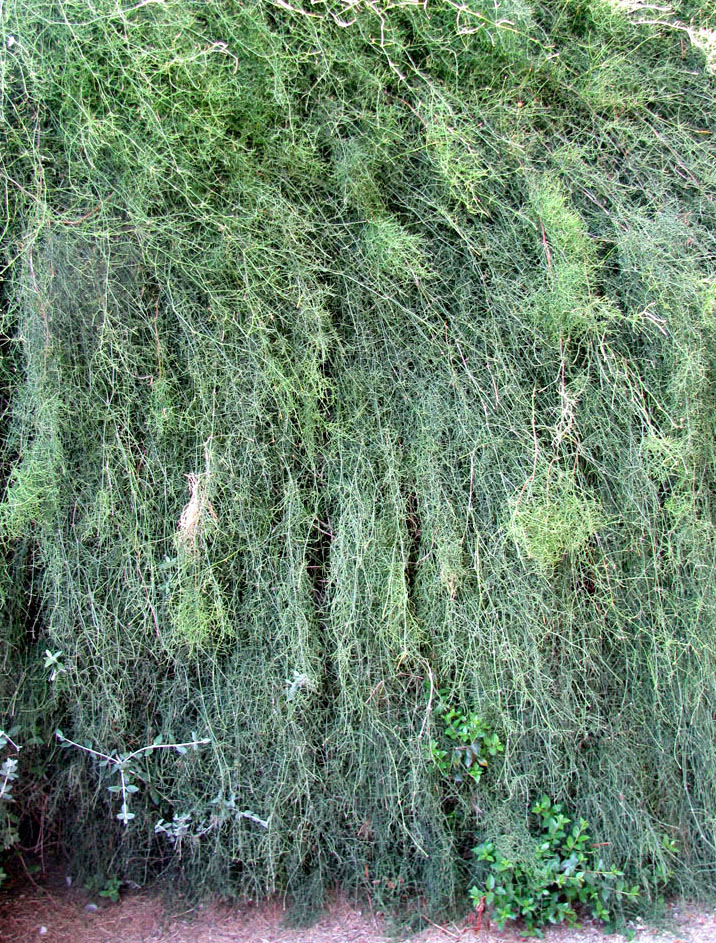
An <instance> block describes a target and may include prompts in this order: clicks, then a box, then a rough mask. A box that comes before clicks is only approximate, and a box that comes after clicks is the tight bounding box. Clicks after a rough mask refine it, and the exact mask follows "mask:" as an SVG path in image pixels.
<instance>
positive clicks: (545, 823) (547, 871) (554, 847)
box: [470, 796, 639, 936]
mask: <svg viewBox="0 0 716 943" xmlns="http://www.w3.org/2000/svg"><path fill="white" fill-rule="evenodd" d="M532 813H533V815H535V816H536V817H537V825H536V827H535V829H534V831H533V838H534V845H533V848H532V854H531V856H530V858H529V860H527V859H525V860H523V861H512V860H510V859H508V858H506V857H505V856H503V855H502V854H500V852H499V850H498V848H497V846H496V845H495V843H493V842H492V841H485V842H483V843H482V844H480V845H478V846H477V847H476V848H475V849H474V854H475V856H476V858H477V860H478V862H480V863H481V864H482V865H483V866H484V867H485V868H486V870H487V877H486V879H485V883H484V885H483V886H482V887H477V886H474V887H472V888H471V889H470V898H471V900H472V902H473V904H474V905H477V904H478V903H480V902H481V901H482V900H483V898H484V902H485V904H486V905H487V906H488V907H489V908H490V910H491V911H492V913H493V915H494V919H495V922H496V924H497V926H498V927H499V929H500V930H502V929H503V928H504V926H505V924H506V923H507V922H508V921H512V920H522V921H523V922H524V928H525V935H529V936H542V932H541V928H542V927H545V926H547V925H548V924H555V923H563V922H567V923H568V924H570V925H574V924H575V923H576V922H577V919H578V917H579V914H580V912H582V911H583V912H586V913H589V914H590V915H591V916H593V917H595V918H596V919H597V920H601V921H604V922H608V921H609V920H610V919H611V918H612V911H611V910H610V901H612V900H613V899H614V898H615V896H617V895H620V896H622V897H626V898H630V899H634V898H636V897H637V896H638V894H639V889H638V887H634V886H633V887H628V886H627V885H626V883H625V881H624V874H623V872H622V871H620V870H618V869H617V868H616V867H614V866H612V867H611V868H607V867H606V866H605V864H604V861H603V860H602V858H601V857H600V855H599V853H598V851H597V848H596V847H595V845H594V840H593V838H592V836H591V834H590V830H589V824H588V823H587V822H586V821H585V820H584V819H580V820H579V821H578V822H574V821H573V820H572V819H571V818H570V817H569V816H567V815H566V814H565V813H564V807H563V806H562V805H561V804H554V803H552V801H551V800H550V799H548V798H547V796H542V798H541V799H540V801H539V802H538V803H536V804H535V806H534V807H533V809H532Z"/></svg>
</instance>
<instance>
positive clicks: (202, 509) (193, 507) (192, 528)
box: [177, 446, 219, 551]
mask: <svg viewBox="0 0 716 943" xmlns="http://www.w3.org/2000/svg"><path fill="white" fill-rule="evenodd" d="M204 457H205V461H206V468H205V471H203V472H198V473H197V472H190V473H189V474H188V475H187V476H186V478H187V481H188V483H189V501H188V503H187V504H186V505H185V507H184V510H183V511H182V512H181V515H180V517H179V532H178V534H177V539H178V541H179V544H180V546H182V547H183V548H184V549H185V550H189V551H194V550H196V543H197V539H198V538H199V537H200V536H201V534H202V533H203V532H204V528H205V527H206V518H207V515H208V517H209V518H210V519H211V520H212V521H214V522H215V523H218V520H219V519H218V517H217V515H216V511H215V510H214V508H213V505H212V503H211V501H210V500H209V494H208V492H209V482H210V480H211V469H210V462H209V452H208V446H205V447H204Z"/></svg>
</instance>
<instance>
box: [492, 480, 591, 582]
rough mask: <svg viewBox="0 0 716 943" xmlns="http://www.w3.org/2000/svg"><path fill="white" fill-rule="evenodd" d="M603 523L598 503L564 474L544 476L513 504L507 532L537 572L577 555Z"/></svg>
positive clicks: (529, 486)
mask: <svg viewBox="0 0 716 943" xmlns="http://www.w3.org/2000/svg"><path fill="white" fill-rule="evenodd" d="M604 523H605V517H604V513H603V511H602V509H601V507H600V505H599V502H598V501H597V500H595V499H594V498H593V497H592V496H590V495H589V494H588V493H585V492H584V490H583V489H580V488H579V487H578V486H577V485H576V483H575V481H574V479H573V478H571V477H569V476H568V475H567V474H563V473H560V474H550V473H549V472H545V473H544V474H543V475H541V476H540V477H538V478H536V479H535V480H534V481H531V482H529V483H528V485H527V486H526V487H525V488H524V489H522V490H521V491H520V492H519V494H518V495H517V496H516V497H515V498H513V500H512V516H511V518H510V532H511V534H512V536H513V538H514V539H515V541H516V542H517V544H518V546H519V547H520V548H521V550H522V551H523V552H524V553H526V554H527V556H528V557H529V558H530V559H531V560H534V561H535V563H536V564H537V565H538V566H539V567H540V568H544V569H549V568H551V567H553V566H555V565H556V564H557V563H559V562H560V560H562V559H564V558H565V557H566V556H568V555H569V554H576V553H578V552H579V551H580V550H582V549H583V548H584V547H585V546H586V545H587V543H588V542H589V540H590V539H591V538H592V537H593V536H594V535H595V534H597V533H598V532H599V530H600V529H601V528H602V527H603V526H604Z"/></svg>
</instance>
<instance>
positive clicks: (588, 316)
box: [530, 177, 619, 340]
mask: <svg viewBox="0 0 716 943" xmlns="http://www.w3.org/2000/svg"><path fill="white" fill-rule="evenodd" d="M530 203H531V207H532V210H533V212H534V214H535V218H536V220H537V222H538V227H539V231H540V233H541V241H542V254H543V271H544V273H545V288H544V290H543V291H542V292H540V293H539V294H538V295H537V298H536V310H535V318H536V324H537V327H538V329H539V330H540V331H543V332H544V333H545V334H546V335H547V336H548V337H551V338H553V339H554V340H558V339H560V338H561V339H564V338H566V337H578V336H579V335H580V334H582V333H584V332H585V331H590V330H592V331H599V332H603V331H604V330H606V329H608V327H609V325H610V322H612V321H613V320H615V319H616V318H618V316H619V312H618V310H616V308H615V306H614V305H613V304H611V303H609V302H608V301H607V300H606V299H605V298H601V297H596V296H595V294H594V289H593V285H594V280H595V274H596V271H597V254H596V249H595V246H594V243H593V241H592V239H591V238H590V236H589V233H588V232H587V229H586V226H585V223H584V220H583V219H582V217H581V216H580V215H579V214H578V213H576V212H575V211H574V210H573V209H572V208H571V207H570V206H569V202H568V198H567V196H566V194H565V192H564V189H563V187H562V186H561V185H560V184H559V182H558V181H556V180H554V179H550V178H549V177H543V178H541V179H540V180H539V181H538V182H537V183H536V184H535V185H534V187H533V189H532V192H531V195H530Z"/></svg>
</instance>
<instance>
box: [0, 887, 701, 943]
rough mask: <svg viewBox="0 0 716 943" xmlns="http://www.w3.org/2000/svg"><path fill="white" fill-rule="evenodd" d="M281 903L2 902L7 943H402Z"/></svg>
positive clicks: (591, 941) (419, 940)
mask: <svg viewBox="0 0 716 943" xmlns="http://www.w3.org/2000/svg"><path fill="white" fill-rule="evenodd" d="M285 917H286V912H285V911H284V910H283V908H282V907H281V906H280V904H278V903H273V904H266V905H262V906H260V907H242V908H237V907H228V906H226V905H222V904H210V905H205V906H202V907H199V908H196V909H191V910H187V911H185V912H184V913H182V912H178V913H177V912H171V913H169V912H167V911H166V909H165V907H164V905H163V903H162V900H161V898H159V897H158V896H157V895H152V894H148V893H144V892H141V893H135V894H129V895H127V896H124V897H123V898H122V900H120V901H119V903H117V904H113V903H111V902H107V901H105V900H102V899H99V900H92V899H90V898H89V897H88V895H87V893H86V892H85V891H82V890H75V889H66V888H53V889H52V890H48V889H46V888H41V887H38V886H34V887H33V886H29V887H27V886H26V887H25V888H23V889H16V890H15V891H14V892H13V891H12V889H11V890H10V891H8V892H7V893H5V894H4V895H3V897H2V898H0V940H1V941H3V943H5V941H7V943H30V941H37V943H40V941H42V943H395V940H396V937H395V936H394V935H391V934H389V933H388V932H387V931H386V928H385V926H384V925H383V922H382V920H381V919H380V917H379V916H377V915H375V914H371V913H369V912H368V911H366V910H359V909H356V908H355V907H352V906H350V905H348V904H347V903H345V902H341V901H337V902H336V903H334V905H333V906H332V907H331V908H330V909H329V911H328V912H327V913H326V914H325V915H324V916H323V917H322V918H321V919H320V920H319V921H318V922H317V923H316V924H314V925H313V926H311V927H309V928H301V929H295V928H290V927H287V926H285V925H284V923H285ZM633 938H634V940H635V943H716V913H715V912H714V910H713V909H706V908H704V907H703V906H701V907H700V906H697V905H692V904H688V903H683V902H679V903H674V904H672V905H671V907H670V908H669V913H668V919H667V920H666V921H665V922H664V926H663V927H662V928H658V929H657V928H654V927H648V926H646V925H644V924H637V925H636V926H635V927H634V937H633ZM521 939H522V937H520V936H519V933H518V932H516V931H515V930H505V931H504V932H499V931H497V930H495V929H494V928H488V927H487V926H485V925H484V924H483V926H482V928H481V929H480V930H479V932H478V931H476V929H475V927H474V925H471V924H470V923H464V924H462V925H459V924H447V925H445V926H442V927H439V926H437V925H433V926H431V927H429V928H428V929H427V930H425V931H424V932H422V933H420V934H418V935H417V936H414V937H412V938H411V940H412V941H413V943H449V941H451V940H459V941H462V943H467V941H470V940H472V941H478V943H498V941H501V943H517V941H518V940H521ZM545 939H546V940H547V941H548V943H597V941H599V943H605V941H612V943H621V941H623V940H624V939H625V938H624V937H623V936H621V935H620V934H615V935H608V936H607V935H605V934H604V933H603V932H602V931H601V930H600V929H599V928H598V927H596V926H593V925H588V924H587V925H584V926H582V927H579V928H567V927H556V928H553V929H550V930H549V931H548V932H547V934H546V937H545Z"/></svg>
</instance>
